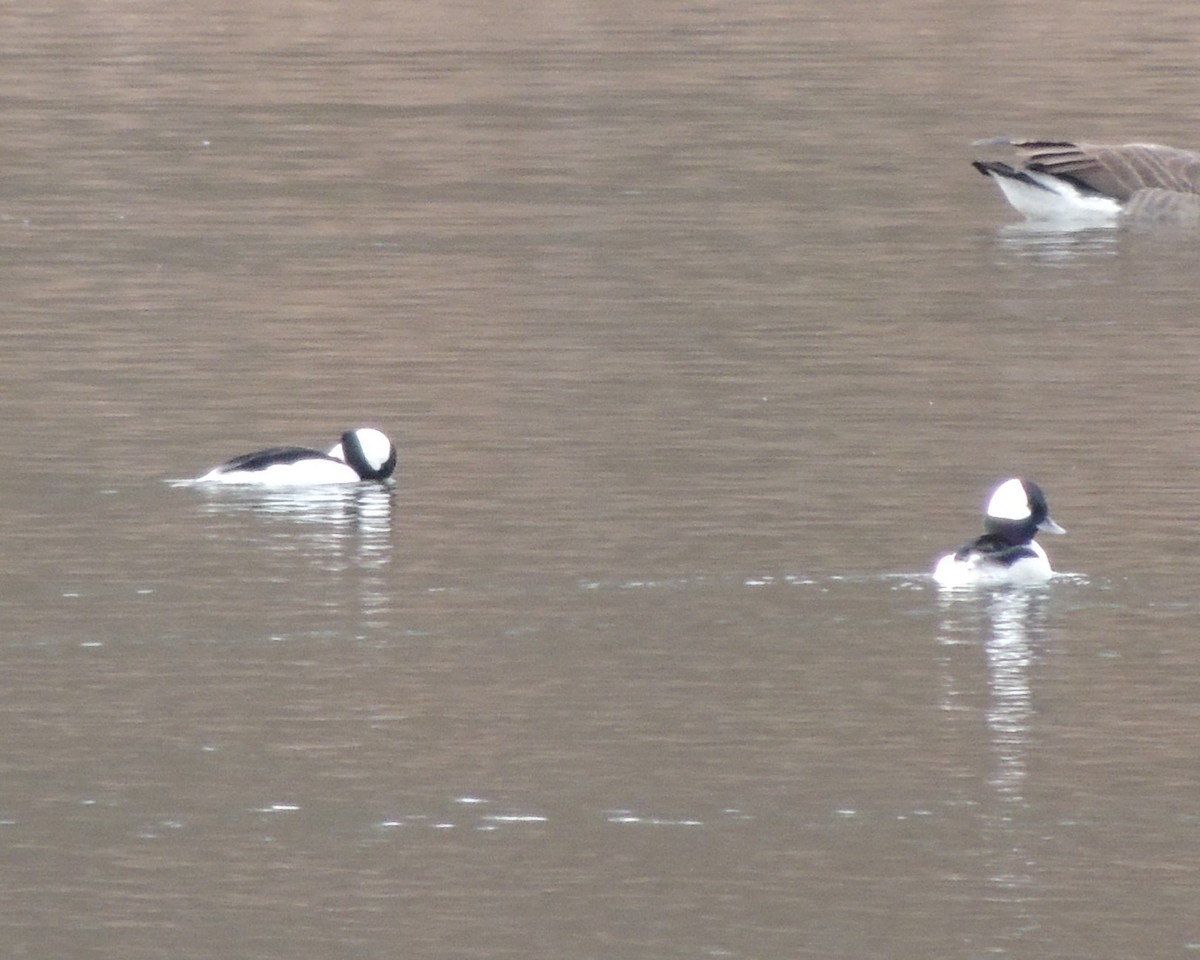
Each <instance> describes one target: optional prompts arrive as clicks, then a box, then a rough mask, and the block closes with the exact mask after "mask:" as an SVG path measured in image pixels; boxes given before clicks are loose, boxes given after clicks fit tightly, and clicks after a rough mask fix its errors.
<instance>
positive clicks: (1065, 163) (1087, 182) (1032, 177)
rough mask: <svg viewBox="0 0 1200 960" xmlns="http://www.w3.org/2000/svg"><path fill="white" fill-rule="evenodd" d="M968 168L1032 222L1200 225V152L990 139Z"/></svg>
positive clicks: (1143, 145) (1152, 146)
mask: <svg viewBox="0 0 1200 960" xmlns="http://www.w3.org/2000/svg"><path fill="white" fill-rule="evenodd" d="M972 146H973V147H974V149H975V151H976V158H975V159H974V160H972V161H971V165H972V166H973V167H974V168H975V169H976V170H978V171H979V172H980V173H982V174H984V175H985V176H988V177H991V178H992V179H993V180H994V181H995V182H996V185H997V186H998V187H999V188H1000V190H1001V192H1002V193H1003V194H1004V196H1005V198H1006V199H1007V200H1008V202H1009V203H1011V204H1012V205H1013V206H1014V207H1016V208H1017V210H1019V211H1020V212H1021V213H1023V214H1025V216H1026V218H1028V219H1030V220H1055V221H1065V222H1075V223H1078V224H1081V225H1088V226H1114V225H1116V224H1118V223H1121V222H1124V221H1134V220H1136V221H1145V222H1170V223H1178V224H1196V225H1200V153H1198V152H1193V151H1191V150H1180V149H1178V148H1176V147H1163V146H1159V145H1158V144H1153V143H1126V144H1122V145H1118V146H1100V145H1097V144H1090V143H1079V142H1075V141H1070V140H1013V139H1010V138H1008V137H994V138H991V139H988V140H979V141H976V142H975V143H974V144H973V145H972Z"/></svg>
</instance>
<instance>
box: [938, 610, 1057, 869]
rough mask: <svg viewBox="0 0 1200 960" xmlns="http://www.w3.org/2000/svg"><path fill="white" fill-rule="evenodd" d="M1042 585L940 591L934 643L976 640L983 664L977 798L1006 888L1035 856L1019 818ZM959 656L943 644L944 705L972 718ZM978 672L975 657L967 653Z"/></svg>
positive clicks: (1040, 636) (993, 865)
mask: <svg viewBox="0 0 1200 960" xmlns="http://www.w3.org/2000/svg"><path fill="white" fill-rule="evenodd" d="M1048 596H1049V591H1048V590H1046V589H1005V590H996V591H994V592H990V593H981V594H980V593H970V594H957V595H954V594H948V593H943V594H941V596H940V598H939V600H940V606H941V624H940V627H941V630H940V636H939V643H940V644H941V645H942V646H944V647H970V648H971V649H975V648H976V647H977V646H978V645H979V643H980V641H981V642H982V649H983V654H984V663H985V665H986V675H985V677H984V682H985V689H984V690H983V695H984V698H985V700H984V704H983V707H982V716H983V721H984V723H985V726H986V729H987V739H988V744H989V747H990V752H989V756H990V763H989V768H990V769H989V773H988V778H987V785H988V787H989V788H990V791H991V796H990V797H989V798H985V800H984V802H983V816H984V824H985V828H986V830H987V832H988V833H989V834H990V835H991V840H992V856H991V858H990V860H989V879H990V880H991V882H992V883H994V884H995V885H997V886H998V887H1002V888H1005V889H1012V888H1024V887H1027V886H1028V885H1029V884H1031V883H1032V880H1033V878H1032V873H1033V869H1034V867H1035V865H1036V864H1035V860H1034V858H1033V856H1032V854H1031V853H1030V852H1029V851H1028V849H1027V842H1028V838H1029V832H1028V830H1027V829H1026V827H1025V826H1024V824H1023V820H1024V819H1025V817H1024V814H1025V812H1026V811H1027V810H1028V808H1029V804H1028V802H1027V800H1026V788H1027V784H1026V780H1027V778H1028V776H1029V769H1028V757H1029V752H1030V749H1031V741H1032V738H1033V734H1034V730H1035V714H1034V707H1033V687H1032V680H1031V676H1030V674H1031V671H1032V668H1033V666H1034V664H1035V662H1036V658H1037V653H1038V648H1039V646H1040V644H1041V643H1042V642H1043V641H1044V639H1045V634H1046V605H1047V600H1048ZM959 659H960V658H957V657H955V656H953V655H951V654H950V653H949V652H947V654H946V655H945V656H944V657H943V663H944V664H945V667H946V670H945V674H944V675H945V678H946V679H945V684H946V685H945V690H944V693H943V704H942V705H943V709H945V710H946V711H948V712H949V713H950V715H951V716H955V717H958V718H963V719H967V720H970V719H973V718H974V717H976V716H978V715H979V713H978V711H977V710H974V709H972V708H971V704H970V703H969V701H968V698H969V696H970V693H971V691H972V688H973V687H974V688H976V689H978V678H977V677H976V676H973V675H972V676H964V677H962V678H959V677H957V676H956V675H955V670H956V669H957V668H958V661H959ZM969 662H970V663H971V664H973V665H976V666H974V667H972V668H971V669H972V671H973V673H977V664H978V660H976V659H974V658H972V659H971V660H970V661H969Z"/></svg>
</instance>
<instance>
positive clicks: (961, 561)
mask: <svg viewBox="0 0 1200 960" xmlns="http://www.w3.org/2000/svg"><path fill="white" fill-rule="evenodd" d="M983 526H984V529H985V530H986V531H987V532H986V533H985V534H984V535H983V536H981V537H979V538H977V539H975V540H972V541H971V542H970V543H967V544H964V545H963V546H962V547H960V548H959V549H958V550H956V551H955V552H954V553H948V554H946V556H944V557H942V558H941V559H940V560H939V561H938V562H937V566H936V567H935V568H934V570H933V579H934V580H936V581H937V583H938V584H939V585H940V586H943V587H967V586H990V585H1000V584H1010V583H1011V584H1020V583H1044V582H1045V581H1046V580H1049V579H1050V577H1052V576H1053V575H1054V571H1053V570H1051V569H1050V560H1049V558H1048V557H1047V556H1046V551H1045V550H1043V549H1042V547H1041V545H1040V544H1039V543H1038V542H1037V541H1036V540H1034V537H1036V536H1037V534H1038V531H1039V530H1043V531H1045V532H1046V533H1066V532H1067V531H1066V530H1064V529H1063V528H1062V527H1060V526H1059V525H1058V524H1057V523H1055V522H1054V520H1053V519H1051V517H1050V510H1049V508H1048V507H1047V506H1046V497H1045V495H1044V494H1043V493H1042V489H1041V487H1039V486H1038V485H1037V484H1036V483H1033V482H1032V481H1030V480H1019V479H1016V478H1014V479H1012V480H1005V481H1004V482H1003V483H1002V484H1000V486H998V487H997V488H996V491H995V493H993V494H992V499H991V500H989V501H988V505H987V515H986V516H985V517H984V521H983Z"/></svg>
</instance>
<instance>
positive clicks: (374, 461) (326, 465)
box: [199, 427, 396, 486]
mask: <svg viewBox="0 0 1200 960" xmlns="http://www.w3.org/2000/svg"><path fill="white" fill-rule="evenodd" d="M395 469H396V448H395V447H394V446H392V441H391V440H389V439H388V438H387V437H386V436H385V435H384V434H383V433H381V432H380V431H378V430H376V429H374V428H372V427H360V428H359V429H357V430H347V431H346V432H345V433H343V434H342V439H341V440H340V441H338V443H337V444H335V445H334V446H333V447H332V448H331V449H330V451H329V452H328V453H321V451H320V450H310V449H309V448H308V447H272V448H271V449H270V450H259V451H258V452H256V453H246V454H243V455H242V456H240V457H234V458H233V459H232V460H230V461H229V462H228V463H223V464H221V465H220V466H219V467H215V468H214V469H212V470H210V471H209V472H208V473H206V474H205V475H204V476H202V477H200V478H199V482H201V483H242V484H262V485H264V486H314V485H317V484H325V483H358V482H359V481H360V480H386V479H387V478H388V477H390V476H391V475H392V472H393V471H394V470H395Z"/></svg>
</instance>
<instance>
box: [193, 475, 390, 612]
mask: <svg viewBox="0 0 1200 960" xmlns="http://www.w3.org/2000/svg"><path fill="white" fill-rule="evenodd" d="M192 486H193V488H194V489H196V490H197V491H198V492H199V493H200V495H201V496H202V497H203V498H204V499H203V510H204V512H205V513H207V514H209V515H210V516H215V517H225V518H230V517H232V518H235V519H239V520H241V519H244V518H245V517H247V516H250V517H255V518H258V519H260V520H262V521H263V522H262V523H260V524H256V525H253V526H248V525H246V524H244V523H239V525H238V535H239V537H241V538H242V539H243V540H249V541H251V542H253V543H254V544H255V546H257V547H260V548H262V549H266V550H270V551H273V552H278V553H284V554H296V553H300V554H302V555H304V556H305V557H306V558H308V559H310V560H312V561H314V562H315V563H316V564H317V566H318V567H319V568H320V569H322V570H325V571H327V572H329V573H334V574H343V573H345V574H356V575H357V577H356V581H355V586H356V589H357V592H358V595H359V604H360V607H359V613H360V614H361V615H362V616H363V617H364V618H365V619H366V620H368V621H370V620H372V619H375V618H377V617H379V616H380V615H382V614H383V613H385V612H386V611H387V610H388V609H389V607H390V600H389V596H390V594H389V591H388V588H387V578H386V576H385V572H386V571H387V569H388V568H389V566H390V564H391V561H392V552H393V549H392V543H393V541H392V515H393V511H394V501H395V488H394V487H393V486H392V485H390V484H358V485H347V486H340V485H336V486H325V487H305V488H296V489H285V488H281V489H276V490H262V489H254V488H244V489H243V488H240V487H218V486H215V485H212V484H203V485H200V484H196V485H192ZM221 535H223V534H221Z"/></svg>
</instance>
